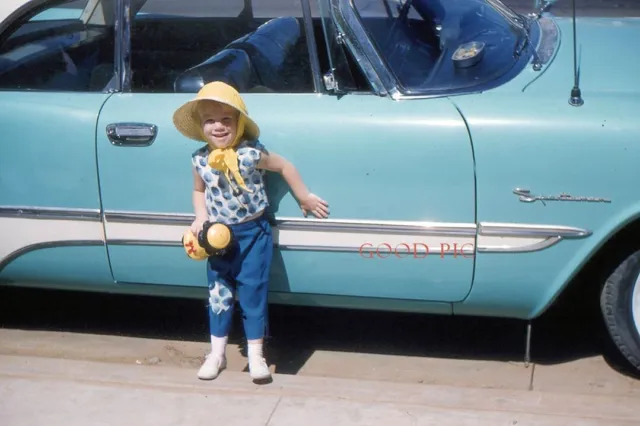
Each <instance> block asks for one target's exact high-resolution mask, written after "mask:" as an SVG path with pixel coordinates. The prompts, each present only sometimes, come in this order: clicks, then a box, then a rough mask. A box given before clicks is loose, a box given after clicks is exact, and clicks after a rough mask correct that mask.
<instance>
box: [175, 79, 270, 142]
mask: <svg viewBox="0 0 640 426" xmlns="http://www.w3.org/2000/svg"><path fill="white" fill-rule="evenodd" d="M206 100H211V101H216V102H220V103H222V104H225V105H229V106H230V107H232V108H235V109H236V110H238V112H240V120H239V123H238V136H237V138H236V140H235V141H234V143H233V144H232V145H235V144H236V143H237V142H238V141H240V139H241V138H242V137H243V136H244V138H246V139H248V140H256V139H258V137H259V136H260V128H259V127H258V125H257V124H256V123H255V121H253V120H252V119H251V118H250V117H249V111H248V110H247V106H246V105H245V103H244V100H243V99H242V97H241V96H240V93H238V91H237V90H236V89H234V88H233V87H231V86H229V85H228V84H226V83H223V82H221V81H214V82H211V83H208V84H205V85H204V86H203V87H202V89H200V91H199V92H198V94H197V95H196V97H195V99H192V100H190V101H188V102H186V103H185V104H184V105H182V106H181V107H179V108H178V109H177V110H176V112H175V113H174V114H173V124H174V125H175V126H176V129H178V131H179V132H180V133H182V134H183V135H184V136H186V137H188V138H189V139H193V140H196V141H200V142H207V140H206V139H205V138H204V135H203V134H202V127H201V124H200V117H199V116H198V110H197V106H198V103H200V102H202V101H206Z"/></svg>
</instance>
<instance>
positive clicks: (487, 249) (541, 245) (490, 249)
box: [476, 237, 562, 253]
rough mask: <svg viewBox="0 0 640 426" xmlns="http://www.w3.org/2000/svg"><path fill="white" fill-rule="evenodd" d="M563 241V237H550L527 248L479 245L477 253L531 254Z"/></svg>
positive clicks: (526, 246)
mask: <svg viewBox="0 0 640 426" xmlns="http://www.w3.org/2000/svg"><path fill="white" fill-rule="evenodd" d="M560 240H562V237H549V238H547V239H545V240H543V241H540V242H537V243H533V244H528V245H525V246H516V247H514V246H509V245H502V246H500V245H489V244H479V245H478V246H477V248H476V249H477V251H478V252H479V253H530V252H534V251H540V250H544V249H547V248H549V247H551V246H554V245H556V244H557V243H559V242H560Z"/></svg>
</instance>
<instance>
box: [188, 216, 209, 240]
mask: <svg viewBox="0 0 640 426" xmlns="http://www.w3.org/2000/svg"><path fill="white" fill-rule="evenodd" d="M206 221H207V218H206V217H196V220H194V221H193V223H192V224H191V233H192V234H193V235H195V236H197V235H198V232H200V231H201V230H202V225H204V223H205V222H206Z"/></svg>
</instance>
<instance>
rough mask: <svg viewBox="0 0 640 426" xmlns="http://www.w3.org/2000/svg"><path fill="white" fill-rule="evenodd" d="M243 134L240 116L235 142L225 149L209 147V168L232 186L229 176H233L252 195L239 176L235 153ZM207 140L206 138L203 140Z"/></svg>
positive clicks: (242, 121) (242, 122)
mask: <svg viewBox="0 0 640 426" xmlns="http://www.w3.org/2000/svg"><path fill="white" fill-rule="evenodd" d="M243 133H244V117H243V116H242V114H241V115H240V117H239V119H238V131H237V136H236V138H235V140H234V141H233V142H232V143H231V144H230V145H229V146H228V147H226V148H214V146H213V145H211V144H210V145H209V146H211V149H212V150H211V153H210V154H209V157H208V162H209V166H210V167H211V168H214V169H216V170H219V171H221V172H222V173H224V175H225V176H226V178H227V180H228V181H229V184H231V185H232V180H231V175H233V177H234V179H235V181H236V182H237V183H238V185H240V186H241V187H242V189H244V190H245V191H247V192H249V193H253V191H251V190H250V189H249V188H247V186H246V185H245V183H244V179H242V176H241V175H240V170H239V169H238V154H237V152H236V148H235V147H236V145H237V144H238V143H239V142H240V140H242V134H243ZM205 140H207V138H205Z"/></svg>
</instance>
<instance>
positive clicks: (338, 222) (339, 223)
mask: <svg viewBox="0 0 640 426" xmlns="http://www.w3.org/2000/svg"><path fill="white" fill-rule="evenodd" d="M194 218H195V215H192V214H181V213H142V212H116V211H106V212H105V219H106V221H107V222H120V223H146V224H151V223H153V224H158V225H160V224H162V225H190V224H191V222H193V220H194ZM274 226H276V227H277V228H278V229H282V230H299V231H310V230H311V231H316V230H317V231H322V232H363V233H365V232H374V233H412V234H419V235H448V236H466V237H474V236H475V233H476V226H475V225H474V224H473V223H442V222H413V221H393V220H388V221H380V220H365V219H313V218H309V219H305V218H293V217H276V218H275V223H274Z"/></svg>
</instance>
